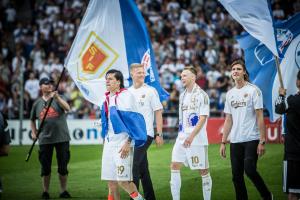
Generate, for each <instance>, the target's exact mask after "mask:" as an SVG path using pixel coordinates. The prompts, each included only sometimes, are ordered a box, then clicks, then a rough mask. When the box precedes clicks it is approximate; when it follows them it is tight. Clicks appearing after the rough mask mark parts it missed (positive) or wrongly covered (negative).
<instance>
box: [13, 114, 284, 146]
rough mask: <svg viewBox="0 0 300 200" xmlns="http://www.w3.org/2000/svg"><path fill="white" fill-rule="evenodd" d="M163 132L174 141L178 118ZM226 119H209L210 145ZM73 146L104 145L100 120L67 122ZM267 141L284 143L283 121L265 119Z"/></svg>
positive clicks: (26, 126)
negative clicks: (282, 136)
mask: <svg viewBox="0 0 300 200" xmlns="http://www.w3.org/2000/svg"><path fill="white" fill-rule="evenodd" d="M163 119H164V124H163V132H164V139H165V140H173V139H175V138H176V137H177V134H178V127H177V124H178V117H176V116H167V117H164V118H163ZM224 120H225V119H224V118H214V117H212V118H209V119H208V121H207V134H208V141H209V144H220V142H221V138H222V135H221V133H222V130H223V125H224ZM67 123H68V127H69V132H70V136H71V142H70V143H71V144H72V145H89V144H102V143H103V140H102V137H101V126H100V122H99V120H90V119H80V120H79V119H72V120H71V119H69V120H67ZM265 125H266V139H267V142H268V143H282V138H281V121H277V122H275V123H272V122H270V120H269V119H268V118H265ZM8 127H9V131H10V135H11V138H12V142H11V145H19V143H20V138H19V121H18V120H9V121H8ZM21 141H22V144H23V145H31V144H32V139H31V129H30V120H24V121H23V131H22V140H21Z"/></svg>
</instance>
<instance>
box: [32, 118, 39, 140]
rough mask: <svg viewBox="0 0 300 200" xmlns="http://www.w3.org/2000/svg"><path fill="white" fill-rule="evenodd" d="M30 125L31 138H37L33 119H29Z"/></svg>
mask: <svg viewBox="0 0 300 200" xmlns="http://www.w3.org/2000/svg"><path fill="white" fill-rule="evenodd" d="M30 127H31V137H32V139H33V140H36V139H37V129H36V125H35V121H33V120H30Z"/></svg>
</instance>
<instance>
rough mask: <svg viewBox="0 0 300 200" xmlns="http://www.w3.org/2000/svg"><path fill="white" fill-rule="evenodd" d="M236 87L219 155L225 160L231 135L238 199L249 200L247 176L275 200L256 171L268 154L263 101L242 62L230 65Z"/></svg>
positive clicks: (229, 96)
mask: <svg viewBox="0 0 300 200" xmlns="http://www.w3.org/2000/svg"><path fill="white" fill-rule="evenodd" d="M231 76H232V78H233V80H234V82H235V87H234V88H232V89H231V90H229V91H228V92H227V95H226V102H225V108H224V112H225V113H226V118H225V123H224V128H223V136H222V143H221V146H220V155H221V156H222V157H223V158H225V157H226V146H225V145H226V142H227V138H228V135H229V133H230V160H231V168H232V176H233V178H232V180H233V184H234V188H235V193H236V199H241V200H242V199H243V200H245V199H246V200H247V199H248V195H247V189H246V185H245V181H244V172H245V173H246V175H247V176H248V177H249V178H250V180H251V181H252V182H253V183H254V185H255V187H256V188H257V190H258V191H259V193H260V195H261V197H262V198H263V199H264V200H271V199H273V197H272V193H271V192H270V191H269V189H268V188H267V186H266V184H265V183H264V181H263V179H262V177H261V176H260V175H259V173H258V172H257V170H256V164H257V159H258V156H262V155H263V154H264V153H265V124H264V116H263V98H262V93H261V91H260V89H259V88H258V87H256V86H255V85H253V84H251V83H249V78H248V73H247V70H246V66H245V64H244V62H243V61H242V60H237V61H234V62H233V63H232V64H231Z"/></svg>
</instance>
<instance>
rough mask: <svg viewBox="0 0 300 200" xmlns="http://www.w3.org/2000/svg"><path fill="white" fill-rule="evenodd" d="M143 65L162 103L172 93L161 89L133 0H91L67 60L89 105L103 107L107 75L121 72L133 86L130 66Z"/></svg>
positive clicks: (142, 23) (71, 72) (151, 54)
mask: <svg viewBox="0 0 300 200" xmlns="http://www.w3.org/2000/svg"><path fill="white" fill-rule="evenodd" d="M132 63H142V64H143V66H144V68H145V70H146V79H145V82H146V83H147V84H149V85H151V86H153V87H155V89H156V90H157V92H158V94H159V96H160V99H161V101H163V100H166V99H168V97H169V94H168V93H167V92H166V91H165V90H164V89H163V88H162V87H161V86H160V83H159V76H158V71H157V67H156V63H155V57H154V52H153V49H152V45H151V41H150V37H149V34H148V31H147V28H146V24H145V22H144V19H143V17H142V15H141V13H140V11H139V10H138V8H137V6H136V4H135V2H134V1H133V0H90V2H89V5H88V7H87V10H86V13H85V15H84V17H83V19H82V21H81V24H80V27H79V29H78V32H77V34H76V38H75V39H74V41H73V44H72V47H71V49H70V51H69V54H68V56H67V58H66V60H65V66H66V67H67V69H68V71H69V74H70V75H71V77H72V79H73V80H74V82H75V83H76V85H77V86H78V88H79V89H80V91H81V92H82V94H83V96H84V97H85V98H86V99H87V100H88V101H90V102H92V103H94V104H96V105H99V106H101V103H102V102H103V100H104V93H105V91H106V89H105V73H106V72H107V71H108V70H109V69H117V70H120V71H121V72H122V73H123V75H124V78H125V86H127V87H128V86H130V84H131V82H130V75H129V67H130V64H132Z"/></svg>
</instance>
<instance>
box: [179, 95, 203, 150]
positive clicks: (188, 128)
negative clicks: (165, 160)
mask: <svg viewBox="0 0 300 200" xmlns="http://www.w3.org/2000/svg"><path fill="white" fill-rule="evenodd" d="M199 95H200V97H199V98H198V99H199V102H197V99H196V98H195V99H192V93H191V92H190V93H189V92H186V93H185V94H183V97H182V98H183V100H182V101H183V103H182V102H179V103H180V104H181V103H182V106H181V110H179V112H182V131H180V132H179V133H178V137H177V141H178V142H180V143H181V144H183V143H184V141H185V139H186V138H187V137H189V135H190V134H191V133H192V131H193V130H194V129H195V126H196V124H197V122H198V121H199V117H200V115H204V116H209V98H208V95H207V94H206V93H205V92H204V91H203V90H201V92H200V93H199ZM206 126H207V120H206V122H205V123H204V125H203V126H202V128H201V129H200V131H199V133H198V134H197V135H196V136H195V138H194V140H193V142H192V144H191V145H208V139H207V131H206Z"/></svg>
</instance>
